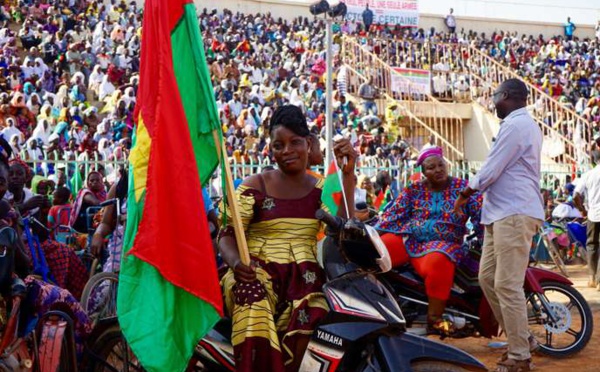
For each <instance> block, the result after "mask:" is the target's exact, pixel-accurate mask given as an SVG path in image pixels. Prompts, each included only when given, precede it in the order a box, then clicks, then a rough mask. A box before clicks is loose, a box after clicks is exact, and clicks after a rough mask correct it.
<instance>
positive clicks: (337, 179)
mask: <svg viewBox="0 0 600 372" xmlns="http://www.w3.org/2000/svg"><path fill="white" fill-rule="evenodd" d="M321 198H322V200H323V203H324V204H325V205H326V206H327V208H329V212H330V213H331V214H333V215H334V216H335V215H336V214H337V212H338V209H339V208H340V205H342V203H343V200H344V195H343V189H342V171H341V170H340V169H339V168H338V166H337V162H336V160H335V159H334V160H333V161H332V162H331V164H330V165H329V168H328V169H327V176H326V177H325V183H324V184H323V193H322V197H321Z"/></svg>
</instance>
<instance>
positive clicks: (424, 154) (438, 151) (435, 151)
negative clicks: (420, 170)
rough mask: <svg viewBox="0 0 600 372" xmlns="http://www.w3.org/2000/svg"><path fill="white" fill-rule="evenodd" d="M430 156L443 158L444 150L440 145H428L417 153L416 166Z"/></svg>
mask: <svg viewBox="0 0 600 372" xmlns="http://www.w3.org/2000/svg"><path fill="white" fill-rule="evenodd" d="M432 156H436V157H439V158H443V157H444V151H443V150H442V148H441V147H437V146H436V147H429V148H426V149H423V150H422V151H421V153H420V154H419V157H418V158H417V166H420V165H421V164H423V162H424V161H425V160H426V159H427V158H430V157H432Z"/></svg>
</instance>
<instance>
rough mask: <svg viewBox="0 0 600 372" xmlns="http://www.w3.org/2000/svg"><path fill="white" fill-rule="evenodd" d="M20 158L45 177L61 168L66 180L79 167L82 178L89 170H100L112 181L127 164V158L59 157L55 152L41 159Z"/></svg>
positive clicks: (37, 173)
mask: <svg viewBox="0 0 600 372" xmlns="http://www.w3.org/2000/svg"><path fill="white" fill-rule="evenodd" d="M23 155H25V154H23ZM22 160H23V161H25V162H26V163H27V164H30V165H31V166H32V167H33V170H34V173H35V174H36V175H39V176H43V177H44V178H47V177H48V176H50V175H52V174H55V173H56V171H57V170H61V171H63V172H64V173H65V176H66V178H67V180H69V179H71V177H73V176H74V175H75V170H76V169H79V172H80V174H81V176H82V178H85V177H86V175H87V174H89V172H91V171H100V172H101V173H103V174H104V175H105V176H106V177H107V178H108V179H109V180H110V181H113V180H114V179H116V177H117V176H118V175H117V171H118V170H119V169H121V168H125V167H127V166H128V165H129V163H128V161H127V160H110V161H105V160H102V159H100V158H99V157H98V156H95V157H93V158H86V159H83V160H67V159H64V158H63V159H61V158H60V156H59V154H58V153H57V152H53V153H50V156H48V154H44V159H41V160H35V159H29V160H28V159H27V157H25V156H23V157H22Z"/></svg>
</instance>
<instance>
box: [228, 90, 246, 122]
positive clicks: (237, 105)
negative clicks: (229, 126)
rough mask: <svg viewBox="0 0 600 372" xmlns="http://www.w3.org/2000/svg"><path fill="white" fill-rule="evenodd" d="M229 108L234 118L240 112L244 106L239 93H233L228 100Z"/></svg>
mask: <svg viewBox="0 0 600 372" xmlns="http://www.w3.org/2000/svg"><path fill="white" fill-rule="evenodd" d="M229 108H230V109H231V113H232V114H233V115H234V116H235V117H236V118H237V117H239V116H240V114H241V113H242V109H243V108H244V107H243V105H242V102H241V101H240V95H239V94H238V93H237V92H235V93H233V99H232V100H230V101H229Z"/></svg>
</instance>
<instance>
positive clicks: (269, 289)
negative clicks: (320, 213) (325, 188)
mask: <svg viewBox="0 0 600 372" xmlns="http://www.w3.org/2000/svg"><path fill="white" fill-rule="evenodd" d="M322 185H323V180H319V181H318V183H317V184H316V186H315V188H314V189H313V190H312V191H311V192H310V193H309V194H308V195H306V196H303V197H301V198H298V199H277V198H273V197H270V196H268V195H264V194H263V193H262V192H260V191H258V190H256V189H253V188H248V187H246V186H244V185H242V186H240V187H239V188H238V190H237V197H238V200H239V201H240V207H241V208H240V214H241V217H242V222H243V225H244V230H245V232H246V239H247V242H248V249H249V252H250V256H251V259H252V261H253V262H254V264H255V265H256V266H257V268H256V272H257V278H258V279H257V281H256V282H254V283H249V284H247V283H236V281H235V279H234V276H233V272H232V271H231V270H230V271H229V272H228V273H227V274H226V275H225V276H224V277H223V280H222V282H221V284H222V287H223V292H224V295H225V304H226V308H227V310H228V312H229V315H230V316H231V318H232V320H233V331H232V342H233V346H234V353H235V357H236V370H237V371H265V372H266V371H285V370H286V368H288V369H289V365H290V363H292V361H293V360H294V358H301V357H302V355H295V354H299V352H302V351H303V350H297V349H298V347H297V346H296V345H297V344H298V341H299V340H300V339H306V338H309V337H310V335H311V334H312V331H313V329H314V328H315V326H316V325H317V324H318V322H319V320H321V319H322V318H323V317H324V316H325V315H326V314H327V312H328V307H327V304H326V301H325V297H324V295H323V293H322V292H321V287H322V285H323V283H324V282H325V274H324V272H323V270H322V269H321V267H320V266H319V264H318V262H317V258H316V243H317V240H316V236H317V233H318V231H319V229H320V227H321V223H320V222H319V221H318V220H316V219H315V217H314V216H315V212H316V211H317V209H319V208H324V206H323V205H322V203H321V188H322ZM223 234H226V235H230V236H233V230H232V228H231V227H230V226H229V227H228V228H227V229H225V231H224V233H223ZM300 345H301V344H300ZM286 366H287V367H286Z"/></svg>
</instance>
